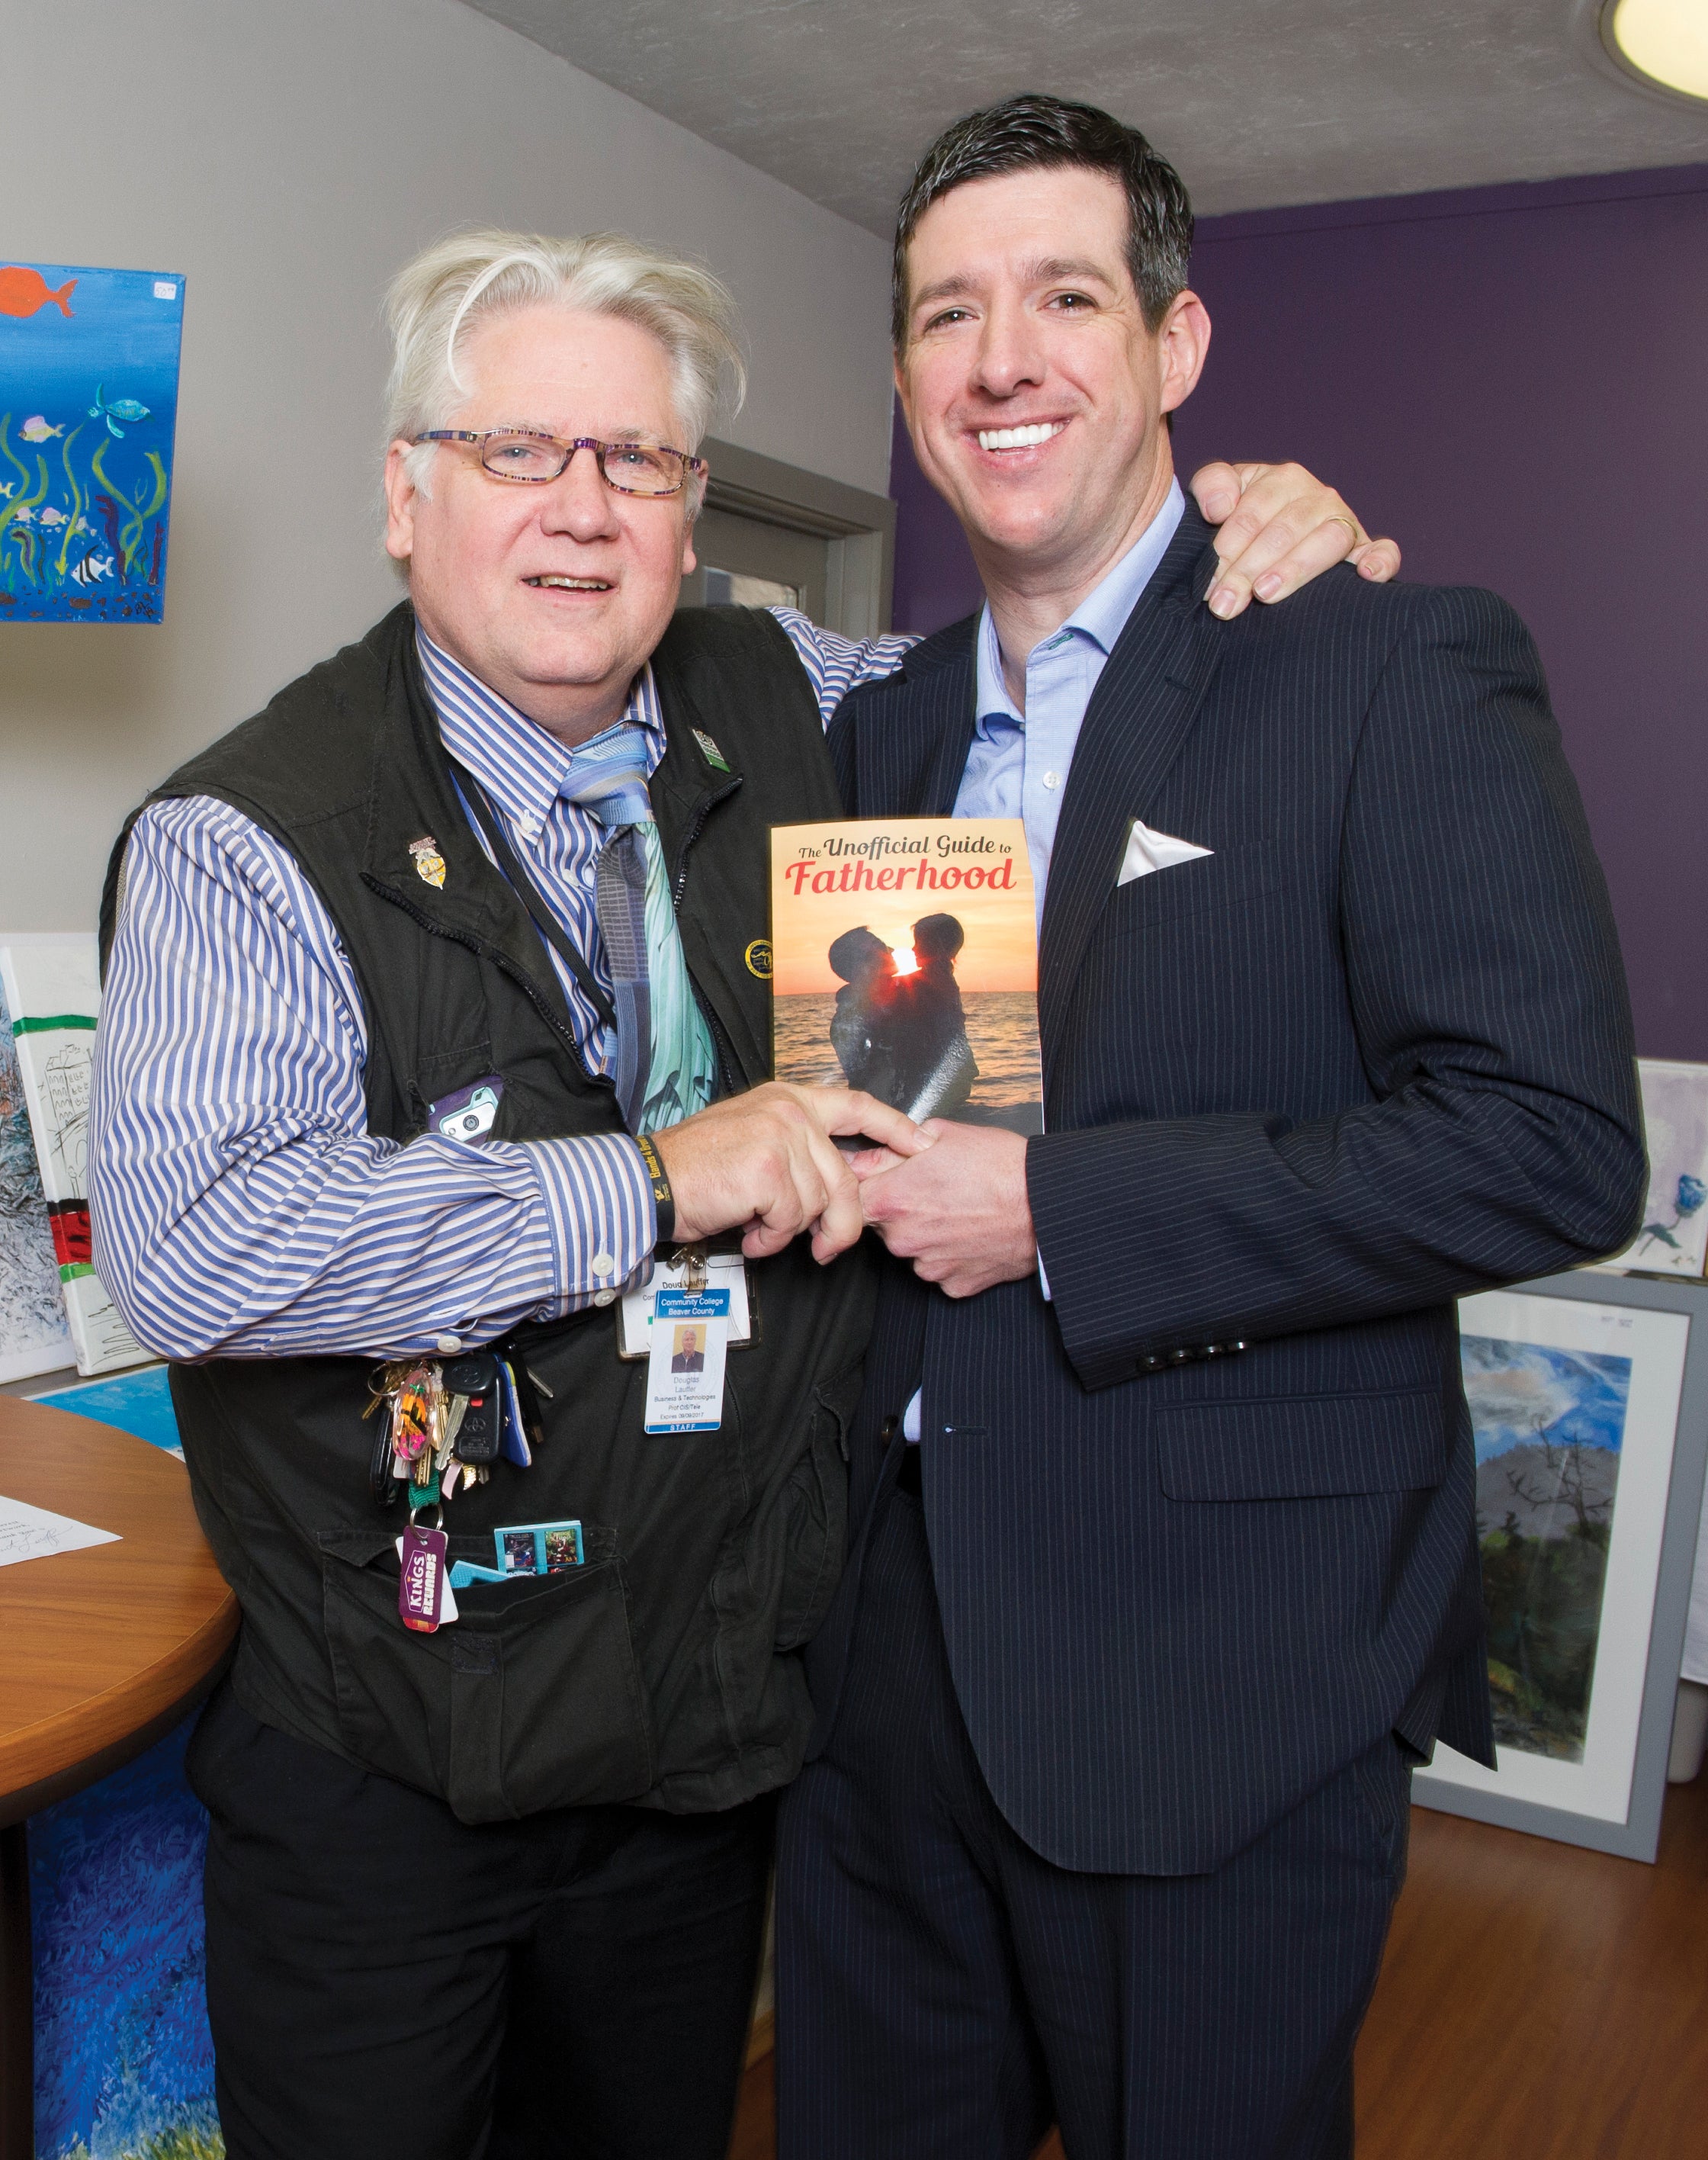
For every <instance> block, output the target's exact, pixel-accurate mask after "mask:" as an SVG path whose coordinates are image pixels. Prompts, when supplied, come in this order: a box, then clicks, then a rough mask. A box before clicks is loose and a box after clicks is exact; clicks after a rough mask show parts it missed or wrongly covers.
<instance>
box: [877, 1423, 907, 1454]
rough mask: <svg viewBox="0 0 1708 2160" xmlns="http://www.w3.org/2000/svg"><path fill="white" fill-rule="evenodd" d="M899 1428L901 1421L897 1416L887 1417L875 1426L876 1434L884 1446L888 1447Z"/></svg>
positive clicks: (900, 1427)
mask: <svg viewBox="0 0 1708 2160" xmlns="http://www.w3.org/2000/svg"><path fill="white" fill-rule="evenodd" d="M901 1429H902V1421H901V1420H900V1419H899V1418H898V1417H895V1416H890V1417H887V1418H886V1419H885V1420H884V1421H883V1423H882V1425H879V1427H878V1428H877V1436H878V1438H879V1439H880V1440H881V1441H882V1442H883V1444H884V1446H886V1447H888V1446H889V1444H890V1442H891V1441H893V1439H894V1438H895V1436H896V1435H897V1434H898V1432H899V1431H900V1430H901Z"/></svg>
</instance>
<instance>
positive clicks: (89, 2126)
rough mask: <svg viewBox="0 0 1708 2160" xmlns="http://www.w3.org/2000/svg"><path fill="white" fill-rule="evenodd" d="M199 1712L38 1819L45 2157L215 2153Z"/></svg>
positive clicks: (34, 1897) (40, 2114)
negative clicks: (194, 1787)
mask: <svg viewBox="0 0 1708 2160" xmlns="http://www.w3.org/2000/svg"><path fill="white" fill-rule="evenodd" d="M194 1723H195V1720H194V1718H193V1717H192V1718H189V1719H187V1720H186V1721H184V1724H183V1725H182V1726H179V1728H178V1730H177V1731H176V1732H173V1733H172V1734H170V1735H169V1736H168V1737H167V1738H166V1739H164V1740H163V1741H161V1742H158V1745H157V1746H155V1747H151V1748H150V1749H149V1750H148V1753H147V1754H145V1755H140V1756H138V1757H137V1760H136V1761H135V1762H134V1763H127V1765H126V1766H125V1768H123V1769H122V1770H117V1771H115V1772H114V1773H113V1775H112V1776H111V1777H110V1778H102V1779H101V1783H100V1784H98V1785H91V1787H90V1788H89V1789H88V1790H87V1791H86V1792H83V1793H78V1794H74V1795H73V1797H72V1798H71V1799H69V1800H61V1801H60V1802H59V1804H57V1805H56V1806H54V1807H51V1808H44V1809H43V1810H42V1811H41V1813H40V1814H39V1815H32V1816H31V1818H30V1823H29V1880H30V1904H31V1915H30V1918H31V1928H32V1934H33V1937H34V1960H35V2149H36V2153H37V2156H38V2160H218V2156H219V2155H220V2154H221V2153H223V2152H224V2150H225V2146H224V2142H223V2141H222V2140H221V2138H220V2126H219V2116H218V2115H217V2113H216V2112H215V2105H214V2048H213V2042H212V2039H211V2038H210V2036H209V2033H208V2002H207V1990H206V1984H205V1964H206V1960H205V1954H204V1946H203V1934H202V1859H203V1856H204V1853H205V1851H206V1850H207V1841H208V1819H207V1816H206V1815H205V1813H204V1811H203V1809H202V1806H201V1804H200V1803H199V1801H198V1800H197V1799H196V1798H195V1795H194V1794H193V1793H192V1792H191V1791H190V1789H189V1784H187V1782H186V1781H185V1778H184V1748H185V1747H186V1746H187V1745H188V1743H189V1736H190V1732H191V1731H192V1730H193V1728H194Z"/></svg>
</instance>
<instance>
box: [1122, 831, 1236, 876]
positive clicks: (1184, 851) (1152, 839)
mask: <svg viewBox="0 0 1708 2160" xmlns="http://www.w3.org/2000/svg"><path fill="white" fill-rule="evenodd" d="M1214 853H1215V849H1214V848H1199V847H1195V846H1194V845H1193V843H1192V842H1191V841H1190V840H1176V839H1172V838H1171V837H1170V836H1169V834H1167V833H1153V832H1152V830H1151V828H1150V827H1149V826H1148V825H1143V824H1141V823H1140V822H1139V820H1138V819H1137V818H1134V820H1133V830H1132V837H1131V839H1129V840H1128V842H1127V851H1126V854H1125V856H1124V857H1123V858H1122V859H1121V875H1120V876H1119V877H1118V878H1117V879H1116V880H1115V883H1116V884H1117V885H1131V883H1132V881H1133V880H1134V879H1135V878H1141V877H1149V875H1151V873H1152V870H1172V869H1173V867H1174V865H1176V864H1177V863H1189V862H1192V861H1193V860H1195V859H1196V858H1197V857H1198V856H1199V855H1211V854H1214Z"/></svg>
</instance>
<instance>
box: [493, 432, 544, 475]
mask: <svg viewBox="0 0 1708 2160" xmlns="http://www.w3.org/2000/svg"><path fill="white" fill-rule="evenodd" d="M480 462H481V463H482V465H484V466H485V467H486V470H488V471H489V473H496V474H497V475H498V476H499V479H500V480H556V477H557V475H559V473H561V472H562V470H563V450H562V446H561V445H560V444H556V443H553V442H550V441H548V440H547V439H546V438H545V437H544V436H543V435H489V436H488V437H487V439H486V446H485V448H484V449H483V450H482V452H481V454H480Z"/></svg>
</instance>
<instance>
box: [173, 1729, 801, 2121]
mask: <svg viewBox="0 0 1708 2160" xmlns="http://www.w3.org/2000/svg"><path fill="white" fill-rule="evenodd" d="M189 1769H190V1776H191V1781H192V1783H193V1784H194V1787H195V1789H196V1791H197V1793H198V1794H199V1795H200V1797H201V1799H202V1800H203V1801H204V1803H205V1804H206V1806H207V1808H208V1810H209V1812H210V1815H212V1818H213V1824H212V1829H211V1831H210V1837H209V1843H208V1864H207V1876H206V1903H207V1920H208V2009H209V2014H210V2021H211V2023H212V2026H213V2032H214V2047H215V2080H216V2089H217V2095H218V2100H219V2107H220V2122H221V2124H222V2126H223V2127H224V2130H225V2149H226V2152H228V2153H229V2154H230V2160H308V2156H310V2155H312V2156H313V2160H386V2156H387V2155H391V2154H405V2153H406V2154H408V2155H409V2156H410V2160H547V2157H548V2156H549V2160H666V2157H667V2160H724V2155H725V2152H726V2151H727V2147H728V2144H729V2135H730V2125H731V2121H732V2117H733V2115H734V2112H735V2102H736V2094H737V2089H738V2084H739V2081H740V2077H741V2067H742V2059H743V2048H744V2044H745V2041H746V2037H747V2027H748V2012H749V2010H750V2008H751V2007H752V2002H753V1983H754V1978H755V1973H756V1970H757V1966H758V1955H759V1946H760V1938H761V1934H762V1930H763V1921H764V1906H765V1889H766V1875H767V1871H768V1868H769V1861H770V1852H771V1832H772V1823H773V1818H774V1802H773V1801H772V1800H770V1799H763V1800H755V1801H752V1802H749V1803H748V1804H747V1805H746V1806H743V1807H739V1808H735V1809H732V1810H729V1811H728V1812H727V1813H726V1814H723V1815H660V1814H658V1813H655V1811H653V1810H650V1809H639V1808H623V1807H593V1808H565V1809H561V1810H554V1811H553V1812H551V1813H550V1814H546V1815H534V1816H530V1817H526V1818H525V1819H524V1820H521V1821H519V1822H513V1823H495V1824H483V1825H478V1826H474V1827H471V1826H470V1825H467V1824H463V1823H459V1822H458V1820H457V1819H456V1817H455V1816H454V1815H452V1813H451V1812H450V1810H449V1809H448V1808H447V1807H446V1806H445V1805H444V1804H443V1802H441V1801H439V1800H437V1799H431V1798H429V1797H428V1796H427V1794H422V1793H417V1792H415V1791H412V1790H411V1789H409V1788H408V1787H406V1786H404V1785H399V1784H394V1783H392V1782H391V1780H390V1779H389V1778H380V1777H375V1776H372V1775H370V1774H369V1773H366V1772H365V1771H362V1770H359V1769H357V1768H355V1766H354V1765H353V1764H350V1763H346V1762H344V1761H343V1760H342V1759H341V1758H339V1757H338V1756H335V1755H332V1754H329V1753H327V1752H325V1751H323V1750H322V1749H320V1748H318V1747H308V1746H305V1745H304V1744H303V1742H301V1741H298V1740H294V1739H292V1738H290V1737H288V1736H287V1735H286V1734H284V1733H282V1732H277V1731H275V1730H274V1729H273V1728H272V1726H267V1725H262V1724H260V1723H258V1722H257V1721H256V1719H255V1718H253V1717H251V1716H250V1715H249V1713H248V1711H246V1710H245V1709H244V1708H243V1707H242V1706H241V1704H240V1703H239V1702H238V1701H237V1700H236V1699H235V1696H234V1695H232V1693H231V1691H230V1687H229V1686H225V1687H222V1688H221V1689H220V1690H219V1691H218V1693H217V1694H216V1695H215V1696H214V1698H213V1700H211V1702H210V1704H209V1706H208V1708H207V1711H206V1712H205V1713H204V1716H203V1718H202V1721H201V1724H200V1726H199V1727H198V1729H197V1732H196V1734H195V1737H194V1740H193V1742H191V1747H190V1756H189Z"/></svg>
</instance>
